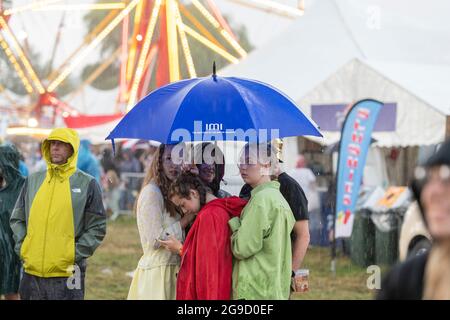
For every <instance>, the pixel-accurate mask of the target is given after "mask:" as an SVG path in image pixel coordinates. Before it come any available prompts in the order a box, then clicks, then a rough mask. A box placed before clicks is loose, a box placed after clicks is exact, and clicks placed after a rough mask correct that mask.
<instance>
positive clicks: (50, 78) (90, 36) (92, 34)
mask: <svg viewBox="0 0 450 320" xmlns="http://www.w3.org/2000/svg"><path fill="white" fill-rule="evenodd" d="M115 13H116V11H111V12H110V13H108V15H107V16H106V17H105V18H103V20H102V21H100V23H99V24H98V25H97V26H96V27H95V28H94V29H93V30H92V31H91V32H89V34H88V35H86V36H85V37H84V39H83V42H82V43H81V45H79V46H78V48H76V49H75V50H74V51H73V52H72V53H71V54H70V55H69V56H68V57H67V58H66V60H64V62H63V63H62V64H61V65H60V66H59V67H58V68H57V69H55V70H53V71H52V72H51V73H50V74H49V75H48V76H47V80H48V81H49V82H52V81H53V80H55V78H56V77H57V76H58V74H60V73H61V71H62V70H63V68H65V67H66V66H67V65H68V64H69V63H70V62H71V61H72V60H73V59H74V57H75V56H76V55H77V54H78V53H79V52H80V51H81V50H82V49H83V48H84V47H85V46H86V45H88V44H89V43H90V42H91V41H92V40H94V39H95V37H96V36H97V35H98V33H99V32H100V31H102V30H103V29H104V28H105V27H106V26H107V25H108V23H110V22H111V20H112V19H114V17H115V16H116V14H115Z"/></svg>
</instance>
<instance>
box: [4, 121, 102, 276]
mask: <svg viewBox="0 0 450 320" xmlns="http://www.w3.org/2000/svg"><path fill="white" fill-rule="evenodd" d="M51 140H59V141H62V142H66V143H69V144H70V145H71V146H72V148H73V150H74V152H73V154H72V156H71V157H70V158H69V159H68V160H67V163H65V164H63V165H56V164H53V163H51V158H50V141H51ZM79 145H80V141H79V138H78V134H77V133H76V131H74V130H72V129H67V128H59V129H55V130H53V131H52V132H51V134H50V135H49V137H48V138H47V139H46V140H45V141H44V142H43V144H42V153H43V156H44V158H45V160H46V162H47V171H46V172H42V173H37V174H35V175H32V176H30V177H29V179H27V182H26V186H25V188H24V189H25V190H23V191H22V194H21V196H20V197H19V201H18V203H17V204H16V208H15V209H14V212H13V215H12V218H11V227H12V229H13V231H14V236H15V239H16V252H20V257H21V259H22V261H23V267H24V270H25V272H26V273H28V274H31V275H35V276H38V277H44V278H48V277H68V276H71V275H72V272H73V266H74V263H75V262H77V260H80V259H81V258H86V257H88V256H90V255H91V254H92V253H93V251H94V250H95V248H97V246H98V245H99V244H100V242H101V240H102V239H103V237H104V235H105V232H106V218H105V214H104V209H103V205H102V204H101V193H100V188H99V186H98V184H97V183H96V182H95V179H93V178H92V177H91V176H89V175H87V174H85V173H83V172H81V171H79V170H77V158H78V148H79ZM99 197H100V200H99V199H98V198H99ZM94 198H95V199H94ZM99 201H100V204H99ZM95 206H96V209H94V210H92V208H94V207H95ZM86 211H87V212H86ZM24 220H25V221H26V230H23V227H24V226H23V222H24ZM24 233H25V234H24ZM22 241H23V243H22Z"/></svg>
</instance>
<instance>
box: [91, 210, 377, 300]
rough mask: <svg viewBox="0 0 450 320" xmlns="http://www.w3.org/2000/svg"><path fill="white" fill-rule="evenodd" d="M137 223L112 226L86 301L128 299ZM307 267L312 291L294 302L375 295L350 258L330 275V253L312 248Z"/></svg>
mask: <svg viewBox="0 0 450 320" xmlns="http://www.w3.org/2000/svg"><path fill="white" fill-rule="evenodd" d="M141 254H142V249H141V245H140V241H139V234H138V231H137V226H136V220H135V219H134V218H132V217H124V216H122V217H120V218H119V219H117V220H116V221H114V222H109V223H108V232H107V236H106V238H105V240H104V241H103V243H102V245H101V246H100V247H99V248H98V249H97V251H96V252H95V254H94V256H93V257H92V258H91V259H90V260H89V263H88V270H87V276H86V299H94V300H103V299H113V300H116V299H126V297H127V294H128V288H129V286H130V283H131V278H130V277H129V276H128V275H127V273H129V272H132V271H133V270H134V269H135V268H136V265H137V262H138V260H139V258H140V257H141ZM303 267H304V268H308V269H309V270H310V277H309V286H310V291H309V292H307V293H302V294H300V295H297V296H295V297H293V299H338V300H341V299H372V297H373V295H374V292H373V291H371V290H369V289H367V287H366V281H367V278H368V276H369V274H367V273H366V270H365V269H363V268H360V267H356V266H354V265H352V264H351V261H350V260H349V259H348V258H347V257H339V258H338V260H337V273H336V277H335V278H334V277H333V276H332V275H331V273H330V271H329V270H330V252H329V249H326V248H310V249H309V250H308V253H307V254H306V258H305V262H304V266H303Z"/></svg>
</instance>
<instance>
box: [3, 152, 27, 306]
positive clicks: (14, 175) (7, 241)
mask: <svg viewBox="0 0 450 320" xmlns="http://www.w3.org/2000/svg"><path fill="white" fill-rule="evenodd" d="M19 157H20V155H19V152H18V151H17V149H16V148H15V147H14V146H12V145H11V146H10V145H3V146H0V257H1V259H0V296H1V295H4V296H5V299H7V300H9V299H11V300H15V299H18V298H19V295H18V291H19V282H20V259H19V257H18V256H17V255H16V253H15V252H14V240H13V233H12V230H11V227H10V225H9V219H10V217H11V213H12V211H13V209H14V205H15V203H16V200H17V198H18V197H19V193H20V190H21V189H22V186H23V183H24V181H25V179H24V178H23V177H22V175H21V174H20V171H19V159H20V158H19Z"/></svg>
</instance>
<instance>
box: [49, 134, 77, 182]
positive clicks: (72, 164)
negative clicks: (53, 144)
mask: <svg viewBox="0 0 450 320" xmlns="http://www.w3.org/2000/svg"><path fill="white" fill-rule="evenodd" d="M52 140H58V141H62V142H65V143H69V144H70V145H71V146H72V148H73V154H72V155H71V156H70V157H69V159H67V162H66V163H65V164H61V165H57V164H53V163H52V161H51V157H50V141H52ZM79 148H80V138H79V137H78V133H77V132H76V131H75V130H73V129H69V128H57V129H54V130H53V131H52V132H51V133H50V135H49V136H48V137H47V139H45V140H44V142H43V143H42V155H43V156H44V159H45V161H46V162H47V168H48V170H47V172H48V173H49V175H50V179H51V178H52V177H53V176H54V175H56V176H59V177H60V178H61V179H63V180H64V179H66V178H69V177H70V176H71V175H72V174H73V173H74V172H75V171H76V169H77V159H78V150H79Z"/></svg>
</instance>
